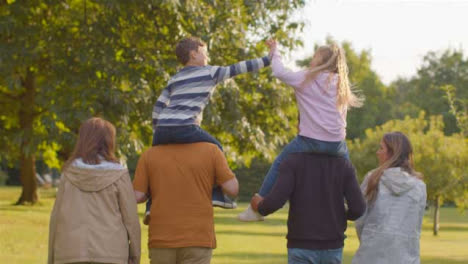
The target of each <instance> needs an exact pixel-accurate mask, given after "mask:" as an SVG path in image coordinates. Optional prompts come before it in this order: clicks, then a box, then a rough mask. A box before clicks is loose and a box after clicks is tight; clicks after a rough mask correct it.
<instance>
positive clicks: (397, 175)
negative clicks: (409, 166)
mask: <svg viewBox="0 0 468 264" xmlns="http://www.w3.org/2000/svg"><path fill="white" fill-rule="evenodd" d="M380 180H381V182H382V184H383V185H385V187H387V188H388V189H389V190H390V191H391V192H392V193H393V194H394V195H402V194H404V193H406V192H407V191H409V190H411V189H413V188H414V187H415V186H416V184H417V178H416V177H414V176H411V175H410V174H409V173H407V172H406V171H404V170H402V169H401V168H399V167H398V168H389V169H386V170H385V171H384V172H383V175H382V178H381V179H380Z"/></svg>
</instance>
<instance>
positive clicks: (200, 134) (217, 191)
mask: <svg viewBox="0 0 468 264" xmlns="http://www.w3.org/2000/svg"><path fill="white" fill-rule="evenodd" d="M195 142H208V143H212V144H215V145H216V146H218V148H219V149H220V150H221V151H223V147H222V146H221V143H219V141H218V140H216V138H214V137H213V136H212V135H210V134H209V133H208V132H206V131H205V130H203V129H202V128H201V127H200V126H196V125H191V126H180V127H158V128H157V129H156V132H155V135H154V137H153V146H154V145H161V144H184V143H185V144H188V143H195ZM212 201H213V205H214V206H219V207H222V208H227V209H233V208H236V207H237V205H236V203H235V202H234V201H233V200H231V199H230V198H229V197H227V196H225V195H224V193H223V190H222V189H221V187H220V186H214V187H213V191H212Z"/></svg>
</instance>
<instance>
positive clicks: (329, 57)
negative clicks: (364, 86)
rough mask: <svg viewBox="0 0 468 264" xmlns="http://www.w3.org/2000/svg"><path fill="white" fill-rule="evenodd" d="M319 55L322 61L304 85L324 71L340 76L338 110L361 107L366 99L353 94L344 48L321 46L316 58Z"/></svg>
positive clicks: (308, 76)
mask: <svg viewBox="0 0 468 264" xmlns="http://www.w3.org/2000/svg"><path fill="white" fill-rule="evenodd" d="M317 55H319V56H320V58H321V61H320V63H319V65H318V66H317V67H314V68H311V69H309V72H308V73H307V77H306V79H305V81H304V83H307V82H310V81H312V80H313V79H315V77H316V76H317V74H318V73H320V72H322V71H329V72H332V73H336V74H338V85H337V86H338V89H337V100H336V106H337V108H339V109H343V108H344V107H361V106H362V105H363V102H364V98H363V97H362V96H359V95H356V94H355V93H354V92H353V89H352V87H351V84H350V82H349V78H348V65H347V63H346V55H345V51H344V50H343V48H341V47H339V46H338V45H337V44H331V45H327V46H321V47H319V48H318V49H317V50H316V52H315V54H314V57H315V56H317ZM332 77H333V75H330V76H329V79H328V80H329V81H331V78H332Z"/></svg>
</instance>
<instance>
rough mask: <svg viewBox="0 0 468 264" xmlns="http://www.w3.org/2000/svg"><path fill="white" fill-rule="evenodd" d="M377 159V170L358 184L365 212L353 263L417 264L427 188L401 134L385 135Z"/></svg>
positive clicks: (359, 228)
mask: <svg viewBox="0 0 468 264" xmlns="http://www.w3.org/2000/svg"><path fill="white" fill-rule="evenodd" d="M377 157H378V159H379V167H378V168H377V169H375V170H373V171H370V172H369V173H368V174H367V176H366V177H365V179H364V181H363V183H362V185H361V190H362V192H363V194H364V197H365V199H366V202H367V210H366V212H365V213H364V215H363V216H361V217H360V218H359V219H358V220H357V221H356V231H357V234H358V237H359V240H360V246H359V249H358V251H357V252H356V255H355V256H354V258H353V261H352V263H355V264H366V263H369V264H371V263H372V264H374V263H379V264H387V263H388V264H390V263H392V264H393V263H407V264H416V263H419V262H420V259H419V238H420V234H421V224H422V219H423V215H424V209H425V206H426V185H425V184H424V182H423V181H422V179H421V175H420V174H419V173H417V172H416V171H415V170H414V168H413V149H412V147H411V143H410V141H409V140H408V138H407V137H406V136H405V135H404V134H403V133H401V132H392V133H387V134H385V135H384V136H383V139H382V140H381V142H380V147H379V149H378V150H377Z"/></svg>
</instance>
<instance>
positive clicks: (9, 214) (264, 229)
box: [0, 187, 468, 264]
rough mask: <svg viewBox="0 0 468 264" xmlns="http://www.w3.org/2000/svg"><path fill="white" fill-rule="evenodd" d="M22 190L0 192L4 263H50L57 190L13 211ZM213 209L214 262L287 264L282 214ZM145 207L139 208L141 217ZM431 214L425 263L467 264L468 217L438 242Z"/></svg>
mask: <svg viewBox="0 0 468 264" xmlns="http://www.w3.org/2000/svg"><path fill="white" fill-rule="evenodd" d="M20 192H21V189H20V188H18V187H0V263H5V264H36V263H41V264H42V263H46V259H47V246H48V245H47V240H48V228H49V227H48V223H49V216H50V211H51V210H52V205H53V202H54V199H53V197H54V195H55V194H54V190H52V189H50V190H41V191H40V197H41V202H40V204H39V205H37V206H12V203H13V202H14V201H15V199H17V198H18V197H19V195H20ZM245 206H246V204H241V205H240V208H239V209H236V210H223V209H218V208H216V209H215V218H216V236H217V240H218V248H217V249H216V250H215V251H214V256H213V260H212V263H213V264H221V263H240V264H243V263H245V264H246V263H252V264H253V263H256V264H257V263H265V264H267V263H268V264H274V263H278V264H279V263H287V257H286V254H287V251H286V239H285V234H286V218H287V210H286V209H283V210H281V211H279V212H277V213H276V214H274V215H272V216H270V217H268V219H267V220H266V221H265V222H261V223H241V222H238V221H237V220H236V219H235V217H236V215H237V213H239V212H240V211H241V210H243V209H244V208H245ZM143 210H144V205H140V206H139V212H140V215H141V214H142V212H143ZM142 228H143V230H142V245H146V243H147V232H148V229H147V227H146V226H143V225H142ZM431 228H432V220H431V212H430V211H428V214H427V216H426V217H425V219H424V225H423V233H422V237H421V256H422V257H421V259H422V261H421V262H422V263H423V264H444V263H457V264H462V263H468V215H467V214H465V215H460V214H459V213H458V212H457V210H456V209H454V208H442V210H441V228H440V233H439V236H438V237H434V236H432V231H431ZM346 235H347V236H348V238H347V239H346V241H345V244H346V245H345V249H344V262H343V263H351V258H352V256H353V254H354V252H355V251H356V249H357V248H358V245H359V242H358V240H357V237H356V235H355V232H354V227H353V225H352V223H350V225H349V228H348V231H347V233H346ZM142 250H143V252H142V264H147V263H149V261H148V250H147V249H146V246H143V247H142Z"/></svg>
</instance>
